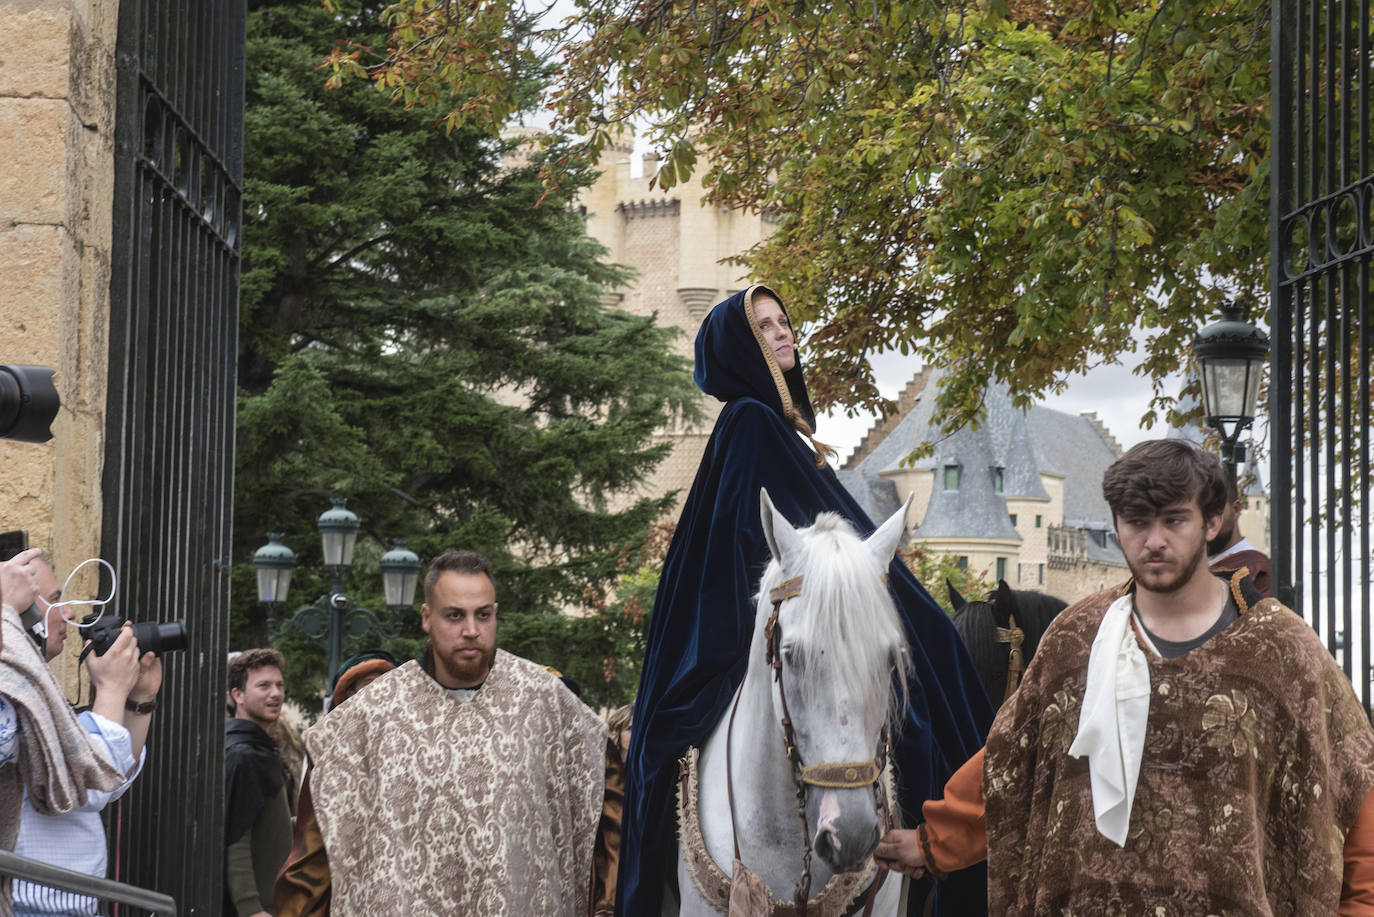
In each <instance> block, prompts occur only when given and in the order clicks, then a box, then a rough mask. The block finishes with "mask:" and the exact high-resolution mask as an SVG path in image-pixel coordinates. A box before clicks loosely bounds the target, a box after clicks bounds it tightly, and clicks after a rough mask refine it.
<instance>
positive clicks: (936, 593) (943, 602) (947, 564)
mask: <svg viewBox="0 0 1374 917" xmlns="http://www.w3.org/2000/svg"><path fill="white" fill-rule="evenodd" d="M901 557H902V563H904V564H906V566H907V569H908V570H910V571H911V572H912V573H914V574H916V579H918V580H920V581H921V585H922V586H925V587H926V590H927V591H929V592H930V596H931V598H933V599H935V601H937V602H939V603H940V607H941V608H943V609H944V611H945V614H947V615H949V616H950V617H951V618H952V617H954V611H955V609H954V607H953V606H952V605H951V604H950V601H949V590H948V589H946V588H945V583H946V582H948V583H949V584H950V585H951V586H953V587H954V588H955V589H956V590H957V591H958V593H959V594H960V595H962V596H963V597H964V598H966V599H974V598H978V599H981V598H982V597H983V596H985V595H987V594H988V593H989V592H991V591H992V589H993V588H994V587H995V586H996V584H995V583H989V582H988V581H987V578H986V577H985V576H984V575H983V574H982V573H981V572H980V571H978V570H973V569H970V568H969V567H968V565H964V566H962V567H961V566H960V565H959V558H958V557H956V556H955V555H953V554H945V553H942V552H939V551H932V550H930V549H929V548H927V547H926V546H925V545H923V544H921V543H920V542H914V543H912V544H911V545H910V546H909V547H906V548H903V549H902V551H901Z"/></svg>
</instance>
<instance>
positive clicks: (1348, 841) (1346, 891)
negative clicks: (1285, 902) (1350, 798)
mask: <svg viewBox="0 0 1374 917" xmlns="http://www.w3.org/2000/svg"><path fill="white" fill-rule="evenodd" d="M1337 913H1338V914H1339V915H1340V917H1357V915H1365V917H1368V915H1371V914H1374V792H1371V793H1370V794H1369V795H1368V796H1366V797H1365V798H1364V805H1362V806H1360V811H1359V812H1358V813H1357V814H1356V815H1355V824H1354V825H1352V826H1351V827H1350V833H1349V834H1347V835H1346V836H1345V878H1344V879H1343V880H1342V882H1341V908H1340V910H1339V911H1338V912H1337Z"/></svg>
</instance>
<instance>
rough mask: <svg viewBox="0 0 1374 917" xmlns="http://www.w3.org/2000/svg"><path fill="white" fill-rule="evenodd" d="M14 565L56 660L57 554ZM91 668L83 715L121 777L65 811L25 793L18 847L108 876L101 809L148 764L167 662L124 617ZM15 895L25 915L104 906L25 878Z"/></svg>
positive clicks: (31, 555) (61, 621) (30, 556)
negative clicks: (144, 648)
mask: <svg viewBox="0 0 1374 917" xmlns="http://www.w3.org/2000/svg"><path fill="white" fill-rule="evenodd" d="M10 564H18V565H19V567H20V572H21V573H22V574H24V575H26V576H28V577H29V579H30V581H31V582H32V584H33V586H34V587H35V589H36V595H35V599H34V607H36V608H37V610H38V612H39V613H40V614H41V615H42V620H43V622H44V623H45V624H46V626H47V637H46V640H45V642H44V654H45V655H46V657H47V659H48V660H49V661H50V660H52V659H54V658H56V657H57V656H58V655H59V654H60V653H61V652H62V648H63V645H64V642H65V636H66V627H67V620H66V616H65V615H64V614H63V611H64V608H63V607H61V606H57V603H58V602H60V601H61V600H62V589H61V587H59V586H58V584H57V576H56V573H55V572H54V570H53V567H52V560H51V558H50V557H49V556H48V555H47V553H46V552H44V551H38V550H31V551H28V552H25V553H24V554H21V555H19V556H18V557H16V558H15V559H14V560H13V561H11V562H10ZM7 566H8V565H7ZM140 655H141V658H140ZM86 669H87V672H88V673H89V674H90V677H91V684H92V685H93V687H94V688H95V699H94V703H93V705H92V706H91V708H90V709H89V710H87V711H83V712H82V713H80V715H79V716H78V720H79V722H80V723H81V726H82V727H83V728H84V729H85V730H86V732H87V733H89V734H90V735H91V736H92V737H93V738H94V739H95V740H96V741H97V742H98V743H99V744H100V745H101V746H102V747H103V750H104V751H105V753H106V754H107V755H108V756H109V758H110V759H111V760H112V761H113V762H114V763H115V766H116V767H117V768H118V769H119V771H120V774H121V777H122V782H121V783H120V784H119V785H118V786H116V787H115V788H114V789H113V790H109V791H105V790H93V791H91V792H89V793H88V794H87V798H86V801H85V804H84V805H81V806H80V807H78V808H76V809H75V810H73V811H70V812H66V813H63V814H46V813H43V812H40V811H39V809H38V808H37V807H36V806H35V804H34V798H33V795H32V794H31V793H26V794H25V798H24V806H23V810H22V814H21V821H20V828H19V838H18V844H17V846H16V847H15V852H16V853H18V854H19V855H21V856H26V857H29V858H31V859H35V860H41V861H43V862H45V863H51V864H53V865H54V866H62V867H65V868H67V869H74V870H77V871H80V872H84V873H87V874H88V875H92V876H100V877H104V876H105V871H106V849H107V845H106V840H105V827H104V824H103V823H102V822H101V818H100V813H101V810H103V809H104V808H105V807H106V806H107V805H109V804H110V803H111V802H113V801H114V800H116V799H118V798H119V797H120V796H122V795H123V794H124V791H125V790H127V789H128V788H129V785H130V784H132V783H133V781H134V778H135V777H137V776H138V773H139V772H140V771H141V770H142V767H143V761H144V749H143V746H144V742H145V740H146V739H147V736H148V726H149V721H150V720H151V718H152V711H153V708H154V707H156V701H155V698H156V696H157V692H158V688H159V687H160V686H161V684H162V660H161V659H160V658H158V657H157V656H156V655H154V654H153V653H151V652H149V653H142V654H140V653H139V647H138V643H137V641H136V639H135V636H134V633H133V627H132V625H130V624H128V623H125V624H124V625H123V626H122V627H121V628H120V631H119V634H118V637H117V638H116V639H115V640H114V642H113V644H112V645H111V646H110V648H109V649H108V650H107V651H106V652H105V653H104V654H103V655H100V654H91V655H90V656H89V658H88V659H87V661H86ZM13 900H14V909H15V913H16V914H17V915H20V917H26V915H56V914H94V913H96V908H97V905H98V902H97V900H96V899H95V898H90V897H86V896H82V895H75V894H72V893H69V892H58V891H55V890H53V889H49V888H47V887H46V886H41V885H33V884H30V883H27V882H15V884H14V891H13Z"/></svg>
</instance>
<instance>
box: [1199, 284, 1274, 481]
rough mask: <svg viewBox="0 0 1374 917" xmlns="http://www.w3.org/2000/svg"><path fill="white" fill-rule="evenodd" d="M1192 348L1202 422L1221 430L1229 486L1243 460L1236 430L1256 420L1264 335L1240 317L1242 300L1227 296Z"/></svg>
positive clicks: (1266, 338)
mask: <svg viewBox="0 0 1374 917" xmlns="http://www.w3.org/2000/svg"><path fill="white" fill-rule="evenodd" d="M1193 353H1194V354H1195V355H1196V356H1197V361H1198V364H1199V365H1200V366H1201V367H1202V404H1203V410H1205V411H1206V413H1207V425H1208V426H1210V427H1211V428H1212V429H1214V430H1216V431H1217V432H1218V433H1219V434H1221V459H1222V461H1223V462H1224V463H1225V464H1226V470H1227V474H1228V475H1229V476H1230V480H1231V484H1232V485H1234V484H1235V482H1236V466H1238V465H1239V464H1240V463H1241V462H1244V461H1245V447H1244V446H1243V445H1241V444H1240V442H1239V439H1240V434H1241V433H1242V432H1244V430H1245V429H1246V428H1247V427H1249V426H1250V424H1251V423H1253V422H1254V420H1255V406H1256V403H1257V402H1258V401H1259V384H1260V375H1261V374H1262V373H1263V371H1264V364H1265V361H1266V360H1268V358H1269V335H1267V334H1265V333H1264V332H1263V331H1261V330H1260V329H1258V328H1256V327H1255V326H1254V325H1252V324H1250V323H1249V322H1247V321H1246V320H1245V304H1244V303H1242V302H1241V301H1239V300H1232V301H1229V302H1224V303H1222V305H1221V317H1220V318H1219V319H1217V320H1216V321H1214V322H1212V324H1210V325H1208V326H1207V327H1206V328H1203V329H1202V330H1201V331H1199V332H1198V334H1197V337H1196V338H1194V339H1193ZM1228 424H1229V425H1230V430H1229V431H1228V430H1227V425H1228Z"/></svg>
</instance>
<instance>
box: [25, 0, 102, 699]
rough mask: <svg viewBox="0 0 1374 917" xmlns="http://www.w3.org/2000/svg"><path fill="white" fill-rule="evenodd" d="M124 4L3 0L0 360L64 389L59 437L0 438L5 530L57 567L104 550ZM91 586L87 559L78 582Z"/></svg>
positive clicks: (88, 589) (79, 589) (86, 590)
mask: <svg viewBox="0 0 1374 917" xmlns="http://www.w3.org/2000/svg"><path fill="white" fill-rule="evenodd" d="M117 13H118V5H117V2H116V0H0V34H3V35H5V36H6V38H7V40H6V42H5V52H4V60H3V64H0V162H3V163H4V164H5V165H4V168H3V169H0V363H34V364H40V365H44V366H49V367H52V368H53V369H54V370H56V373H57V374H56V376H55V377H54V379H53V381H54V383H55V384H56V385H57V390H58V392H59V393H60V395H61V398H62V409H61V410H60V411H59V412H58V415H57V418H56V420H55V421H54V422H53V426H52V432H53V439H52V440H51V441H50V442H48V443H45V444H43V445H33V444H30V443H14V442H9V441H7V440H0V469H2V470H0V530H5V531H8V530H11V529H27V530H28V532H29V539H30V542H31V543H32V544H35V545H41V546H44V547H47V548H48V549H49V550H50V551H51V552H52V554H53V557H54V560H55V562H56V564H57V567H58V571H59V573H60V574H62V576H65V572H66V571H68V570H70V569H71V568H72V567H73V566H74V565H75V564H76V563H78V562H79V561H81V560H84V559H85V558H87V557H92V556H96V555H98V554H99V553H100V526H101V474H102V471H103V467H104V432H105V431H104V424H105V392H106V375H107V371H108V367H107V363H108V341H107V334H108V326H109V302H110V249H111V232H112V229H111V223H112V208H113V187H114V110H115V38H116V32H117ZM87 574H88V575H87ZM60 583H61V577H60V578H59V584H60ZM96 584H97V577H96V575H95V573H94V570H93V567H88V568H86V570H85V571H83V576H82V577H81V578H80V580H79V582H78V581H74V582H73V585H72V592H73V593H78V594H80V595H82V596H89V595H91V594H92V593H93V592H94V590H95V588H96ZM74 646H79V642H78V641H76V640H69V641H68V649H69V651H70V650H71V649H72V648H73V647H74ZM65 669H66V671H67V672H68V673H70V674H71V675H74V673H75V666H70V665H69V666H66V667H65ZM69 680H70V679H69ZM68 687H69V689H70V687H71V685H70V684H69V686H68Z"/></svg>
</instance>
